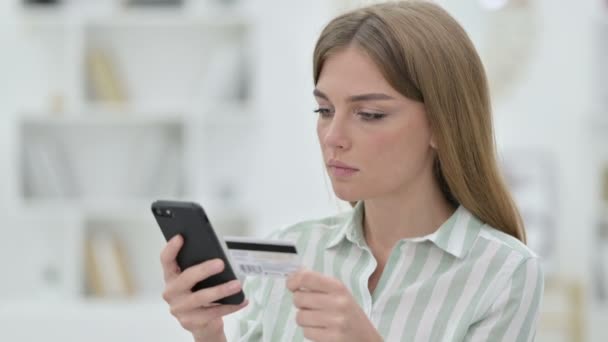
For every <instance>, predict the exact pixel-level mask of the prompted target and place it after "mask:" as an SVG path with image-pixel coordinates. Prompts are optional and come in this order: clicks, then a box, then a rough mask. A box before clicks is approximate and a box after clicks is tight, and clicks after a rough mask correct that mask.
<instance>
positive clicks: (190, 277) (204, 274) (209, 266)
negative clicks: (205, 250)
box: [175, 259, 224, 292]
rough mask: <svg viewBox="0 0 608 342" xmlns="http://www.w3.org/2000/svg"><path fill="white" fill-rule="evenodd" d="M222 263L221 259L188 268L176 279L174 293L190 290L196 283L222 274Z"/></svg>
mask: <svg viewBox="0 0 608 342" xmlns="http://www.w3.org/2000/svg"><path fill="white" fill-rule="evenodd" d="M223 269H224V262H223V261H222V259H211V260H207V261H205V262H202V263H200V264H198V265H194V266H192V267H188V268H187V269H185V270H183V271H182V273H181V274H180V275H179V276H178V278H177V279H176V280H177V281H176V285H175V291H176V292H184V291H189V290H191V289H192V288H193V287H194V285H196V283H198V282H199V281H201V280H205V279H207V278H209V277H211V276H212V275H215V274H218V273H220V272H222V270H223Z"/></svg>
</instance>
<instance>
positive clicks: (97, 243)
mask: <svg viewBox="0 0 608 342" xmlns="http://www.w3.org/2000/svg"><path fill="white" fill-rule="evenodd" d="M85 259H86V263H85V265H86V272H85V273H86V280H87V282H86V283H87V292H88V293H89V294H90V295H92V296H95V297H128V296H132V295H133V294H134V293H135V287H134V284H133V277H132V274H131V272H130V270H129V267H128V266H127V258H126V254H125V250H124V246H123V244H122V242H121V240H120V239H119V238H118V237H117V235H116V234H114V233H111V232H94V233H93V234H90V235H89V236H88V237H87V239H86V245H85Z"/></svg>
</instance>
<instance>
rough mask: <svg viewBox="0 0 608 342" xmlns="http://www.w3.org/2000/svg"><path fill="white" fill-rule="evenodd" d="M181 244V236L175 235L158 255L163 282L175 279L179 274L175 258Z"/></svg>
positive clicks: (182, 240)
mask: <svg viewBox="0 0 608 342" xmlns="http://www.w3.org/2000/svg"><path fill="white" fill-rule="evenodd" d="M183 243H184V239H183V238H182V237H181V235H176V236H174V237H172V238H171V239H170V240H169V242H167V244H166V245H165V247H164V248H163V250H162V251H161V253H160V263H161V265H162V267H163V275H164V278H165V282H167V281H169V280H170V279H173V278H175V277H177V276H178V275H179V273H180V269H179V266H178V265H177V262H176V261H175V259H176V258H177V253H179V250H180V249H181V248H182V245H183Z"/></svg>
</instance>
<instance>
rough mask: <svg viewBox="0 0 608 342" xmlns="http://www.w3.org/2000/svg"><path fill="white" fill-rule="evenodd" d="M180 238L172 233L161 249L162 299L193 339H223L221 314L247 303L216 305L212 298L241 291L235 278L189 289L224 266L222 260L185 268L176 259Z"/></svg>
mask: <svg viewBox="0 0 608 342" xmlns="http://www.w3.org/2000/svg"><path fill="white" fill-rule="evenodd" d="M182 244H183V238H182V237H181V236H180V235H177V236H174V237H173V238H172V239H171V240H169V242H168V243H167V245H166V246H165V248H164V249H163V250H162V252H161V255H160V260H161V263H162V266H163V273H164V278H165V290H164V292H163V299H164V300H165V301H166V302H167V303H168V304H169V306H170V309H171V314H172V315H173V316H175V318H177V320H178V321H179V323H180V324H181V326H182V327H183V328H184V329H186V330H188V331H190V332H191V333H192V335H193V336H194V339H195V340H196V341H225V340H226V336H225V334H224V321H223V319H222V317H223V316H225V315H228V314H231V313H233V312H236V311H238V310H240V309H242V308H243V307H245V306H246V305H247V300H245V301H244V302H243V303H241V304H239V305H223V304H222V305H219V304H216V303H214V302H215V301H217V300H219V299H222V298H224V297H226V296H229V295H232V294H235V293H237V292H239V291H240V290H241V284H240V282H239V281H238V280H233V281H230V282H227V283H225V284H221V285H218V286H214V287H210V288H206V289H201V290H198V291H196V292H192V291H191V289H192V287H193V286H194V285H195V284H196V283H198V282H199V281H201V280H203V279H206V278H208V277H210V276H212V275H214V274H217V273H220V272H221V271H222V270H223V269H224V263H223V261H222V260H221V259H213V260H209V261H205V262H203V263H201V264H198V265H195V266H192V267H189V268H187V269H186V270H184V271H183V272H182V271H181V270H180V269H179V266H178V265H177V262H176V261H175V259H176V256H177V253H178V252H179V250H180V249H181V247H182Z"/></svg>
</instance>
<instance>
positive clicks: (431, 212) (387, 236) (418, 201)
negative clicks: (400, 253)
mask: <svg viewBox="0 0 608 342" xmlns="http://www.w3.org/2000/svg"><path fill="white" fill-rule="evenodd" d="M427 175H428V176H427V179H424V180H422V181H416V182H413V183H414V185H413V186H408V187H407V189H406V190H405V191H401V192H400V193H398V194H394V195H391V196H385V197H382V198H372V199H365V201H364V203H363V205H364V209H365V210H364V213H365V214H364V218H363V231H364V233H365V239H366V241H367V244H368V245H369V246H370V248H372V250H375V251H376V252H379V253H380V254H388V253H390V251H391V249H392V248H393V246H394V245H395V244H396V243H397V242H398V241H399V240H401V239H406V238H414V237H420V236H425V235H428V234H431V233H433V232H435V231H436V230H437V229H438V228H439V227H440V226H441V225H442V224H443V223H444V222H445V221H446V220H447V219H448V218H449V217H450V216H451V215H452V214H453V213H454V211H455V208H454V207H453V206H452V205H451V204H450V203H449V202H448V201H447V199H446V198H445V196H444V195H443V193H442V192H441V189H440V187H439V184H438V182H437V180H436V179H435V177H434V175H433V174H432V172H431V173H427Z"/></svg>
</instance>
